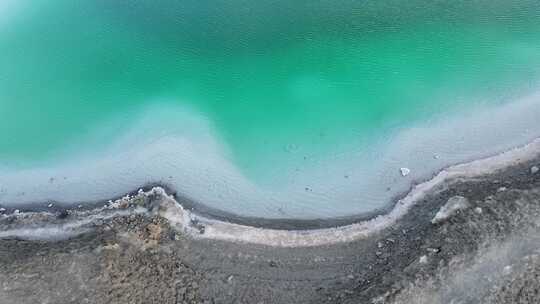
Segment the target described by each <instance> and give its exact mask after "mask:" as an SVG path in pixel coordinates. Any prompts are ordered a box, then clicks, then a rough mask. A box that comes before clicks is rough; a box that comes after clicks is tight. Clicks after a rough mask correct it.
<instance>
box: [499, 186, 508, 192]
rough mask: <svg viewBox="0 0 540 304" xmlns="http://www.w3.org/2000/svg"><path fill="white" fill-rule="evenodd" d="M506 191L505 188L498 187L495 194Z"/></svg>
mask: <svg viewBox="0 0 540 304" xmlns="http://www.w3.org/2000/svg"><path fill="white" fill-rule="evenodd" d="M506 190H508V188H506V187H500V188H499V189H497V192H504V191H506Z"/></svg>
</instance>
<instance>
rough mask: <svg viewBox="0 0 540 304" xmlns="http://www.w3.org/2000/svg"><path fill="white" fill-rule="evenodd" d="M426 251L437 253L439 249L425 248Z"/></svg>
mask: <svg viewBox="0 0 540 304" xmlns="http://www.w3.org/2000/svg"><path fill="white" fill-rule="evenodd" d="M426 250H427V251H428V252H431V253H439V251H441V250H440V249H439V248H426Z"/></svg>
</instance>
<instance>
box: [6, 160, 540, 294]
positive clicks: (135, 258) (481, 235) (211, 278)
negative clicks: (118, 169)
mask: <svg viewBox="0 0 540 304" xmlns="http://www.w3.org/2000/svg"><path fill="white" fill-rule="evenodd" d="M539 165H540V155H538V154H537V156H536V157H532V158H530V159H529V160H526V161H519V160H518V161H516V162H515V163H514V164H512V165H509V166H506V167H504V168H500V169H497V170H495V171H494V172H491V173H489V174H484V175H479V176H474V177H468V178H465V177H460V178H455V179H452V180H445V181H444V183H442V184H439V185H438V186H437V187H434V188H433V189H431V190H430V191H428V192H426V193H425V194H424V195H423V196H422V197H421V198H420V199H419V200H418V201H416V202H415V203H414V204H412V205H411V206H409V208H408V209H407V212H405V213H404V214H403V215H402V216H401V217H399V218H397V219H396V220H395V221H394V222H393V223H392V224H391V225H388V226H384V227H381V228H380V229H378V230H373V231H372V232H370V233H368V234H365V235H362V236H360V237H358V238H356V239H354V240H352V241H346V242H329V243H327V244H323V245H316V246H307V247H294V246H292V247H291V246H268V245H263V244H253V243H247V242H230V241H223V240H219V239H212V238H206V237H204V235H205V233H208V232H207V231H206V230H205V228H206V227H205V225H204V224H201V223H198V222H197V221H193V220H192V219H191V220H190V219H187V220H186V219H184V221H187V222H188V223H189V225H185V224H186V222H183V223H180V224H182V225H179V223H178V222H174V220H173V221H171V218H170V217H168V216H167V215H168V213H167V211H168V210H169V209H168V208H171V206H170V200H169V199H168V196H167V195H165V194H163V193H161V192H155V193H152V194H150V195H143V196H136V195H135V196H133V197H131V198H130V199H126V200H119V201H116V202H115V203H113V204H108V205H107V206H105V207H99V208H98V207H96V206H93V207H92V208H90V207H88V208H74V209H63V208H61V207H57V206H51V207H50V208H45V207H43V208H42V210H39V211H38V210H22V209H21V210H22V211H20V212H19V213H18V214H13V212H14V210H6V211H4V212H6V213H9V214H8V215H5V216H2V217H1V218H0V232H1V233H0V236H2V240H0V299H2V301H1V303H2V304H4V303H5V304H11V303H17V304H19V303H20V304H24V303H537V302H538V301H540V283H538V280H537V277H538V276H539V275H540V242H539V240H540V172H535V173H533V172H534V171H536V170H535V169H533V168H534V167H535V166H539ZM456 198H458V200H462V201H463V202H464V203H463V204H461V205H459V206H457V205H455V206H454V207H456V206H457V207H456V208H455V210H454V211H453V212H450V213H448V214H446V215H447V216H448V217H446V218H445V217H440V216H439V217H438V218H439V220H438V221H433V219H434V217H435V216H436V214H437V213H438V212H439V211H440V210H441V207H443V206H445V205H447V204H448V203H449V202H455V201H456ZM446 207H450V210H452V208H451V207H452V206H448V205H447V206H446ZM446 209H447V210H448V208H446ZM434 222H435V223H434ZM243 224H245V223H243ZM274 228H275V227H274ZM281 228H283V227H281ZM285 228H286V227H285ZM253 229H255V228H253ZM307 231H309V230H307ZM194 232H196V233H198V234H199V237H197V235H196V234H194ZM297 232H298V233H301V232H299V231H297Z"/></svg>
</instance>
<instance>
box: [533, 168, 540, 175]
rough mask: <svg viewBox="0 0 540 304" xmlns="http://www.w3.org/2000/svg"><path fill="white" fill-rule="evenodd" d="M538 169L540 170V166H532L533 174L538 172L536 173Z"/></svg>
mask: <svg viewBox="0 0 540 304" xmlns="http://www.w3.org/2000/svg"><path fill="white" fill-rule="evenodd" d="M538 171H540V168H538V167H537V166H533V167H532V168H531V174H536V173H538Z"/></svg>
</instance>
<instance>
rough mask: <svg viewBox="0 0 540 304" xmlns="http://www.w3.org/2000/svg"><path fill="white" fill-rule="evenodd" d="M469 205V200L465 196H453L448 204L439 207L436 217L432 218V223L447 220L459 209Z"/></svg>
mask: <svg viewBox="0 0 540 304" xmlns="http://www.w3.org/2000/svg"><path fill="white" fill-rule="evenodd" d="M468 207H469V200H468V199H467V198H465V197H463V196H459V195H457V196H452V197H451V198H449V199H448V201H447V202H446V204H444V206H442V207H441V209H439V211H438V212H437V214H435V217H434V218H433V219H432V220H431V223H432V224H437V223H440V222H443V221H445V220H446V219H448V218H449V217H451V216H453V215H454V214H455V213H456V212H457V211H458V210H463V209H466V208H468Z"/></svg>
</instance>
